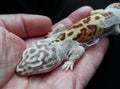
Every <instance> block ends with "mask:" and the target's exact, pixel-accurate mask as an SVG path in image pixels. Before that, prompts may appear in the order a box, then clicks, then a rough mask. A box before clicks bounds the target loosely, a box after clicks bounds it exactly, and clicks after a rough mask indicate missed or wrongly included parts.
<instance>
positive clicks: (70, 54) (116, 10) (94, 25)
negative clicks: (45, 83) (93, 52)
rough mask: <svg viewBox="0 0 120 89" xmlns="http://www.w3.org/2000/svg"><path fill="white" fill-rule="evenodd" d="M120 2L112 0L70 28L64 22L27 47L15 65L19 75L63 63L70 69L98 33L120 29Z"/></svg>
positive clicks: (96, 37) (93, 41)
mask: <svg viewBox="0 0 120 89" xmlns="http://www.w3.org/2000/svg"><path fill="white" fill-rule="evenodd" d="M119 26H120V3H112V4H110V5H108V6H107V7H106V8H105V9H98V10H94V11H92V12H91V15H90V16H88V17H85V18H83V19H81V20H80V21H78V22H76V23H74V24H73V25H72V26H71V27H70V28H69V29H65V27H64V25H63V24H59V25H58V26H56V27H55V28H54V29H53V31H52V32H51V33H49V34H48V36H47V38H46V39H43V40H39V41H37V42H35V43H34V44H33V45H32V46H31V47H30V48H26V49H25V50H24V52H23V54H22V60H21V61H20V63H19V64H18V65H17V67H16V72H17V73H18V74H20V75H33V74H41V73H47V72H50V71H52V70H53V69H55V68H56V67H58V66H59V65H61V64H62V63H63V65H62V69H64V70H73V67H74V64H75V62H76V61H77V60H78V59H80V57H81V56H82V55H83V54H84V52H85V50H87V48H89V47H91V46H93V45H95V44H97V43H98V41H99V39H100V38H101V37H104V36H107V35H109V34H119V33H120V27H119Z"/></svg>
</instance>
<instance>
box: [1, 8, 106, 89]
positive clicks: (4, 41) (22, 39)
mask: <svg viewBox="0 0 120 89" xmlns="http://www.w3.org/2000/svg"><path fill="white" fill-rule="evenodd" d="M91 10H92V9H91V8H90V7H82V8H80V9H78V10H76V11H75V12H73V13H72V14H71V15H69V16H68V17H67V18H65V19H64V20H62V21H60V22H59V23H63V24H64V25H65V26H66V28H67V27H69V26H70V25H72V24H73V23H74V22H76V21H77V20H80V19H81V18H84V17H85V16H88V15H89V14H90V11H91ZM57 24H58V23H57ZM57 24H55V25H57ZM55 25H54V26H55ZM54 26H53V27H54ZM51 27H52V25H51V21H50V20H49V19H48V18H47V17H44V16H38V15H25V14H22V15H21V14H18V15H1V16H0V89H83V88H84V87H85V85H86V84H87V83H88V81H89V80H90V78H91V77H92V75H93V74H94V72H95V70H96V69H97V67H98V66H99V64H100V62H101V61H102V58H103V56H104V53H105V51H106V49H107V46H108V40H107V39H105V38H104V39H102V40H101V41H100V42H99V43H98V44H97V45H95V46H94V47H91V48H89V49H88V50H87V51H86V53H85V54H84V55H83V57H82V58H81V59H80V60H79V61H78V62H77V63H76V65H75V68H74V70H73V71H63V70H62V69H61V67H58V68H56V69H55V70H54V71H52V72H50V73H47V74H40V75H34V76H24V77H23V76H19V75H18V74H17V73H16V72H15V68H16V65H17V64H18V62H19V61H20V60H21V55H22V52H23V50H24V49H25V48H26V47H28V46H30V45H31V43H32V42H34V41H36V40H38V39H40V37H44V35H45V34H47V33H48V32H49V31H51Z"/></svg>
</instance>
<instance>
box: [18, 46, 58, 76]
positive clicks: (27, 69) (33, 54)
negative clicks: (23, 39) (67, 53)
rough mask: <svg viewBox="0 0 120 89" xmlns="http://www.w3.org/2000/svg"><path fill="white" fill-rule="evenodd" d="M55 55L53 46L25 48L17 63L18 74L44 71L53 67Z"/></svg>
mask: <svg viewBox="0 0 120 89" xmlns="http://www.w3.org/2000/svg"><path fill="white" fill-rule="evenodd" d="M56 62H58V61H57V56H56V52H55V48H54V47H48V48H47V50H46V47H42V48H39V49H38V48H36V47H31V48H27V49H26V50H25V51H24V52H23V55H22V60H21V61H20V63H19V64H18V65H17V68H16V72H17V73H18V74H19V75H33V74H40V73H46V72H49V71H51V70H52V69H53V68H55V66H56V65H54V64H55V63H56Z"/></svg>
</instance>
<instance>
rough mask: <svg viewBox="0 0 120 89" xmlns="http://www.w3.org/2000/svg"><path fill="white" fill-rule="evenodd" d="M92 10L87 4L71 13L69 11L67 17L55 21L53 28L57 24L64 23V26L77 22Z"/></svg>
mask: <svg viewBox="0 0 120 89" xmlns="http://www.w3.org/2000/svg"><path fill="white" fill-rule="evenodd" d="M91 11H92V8H91V7H89V6H83V7H81V8H79V9H77V10H76V11H74V12H73V13H71V14H70V15H69V16H68V17H67V18H65V19H63V20H61V21H60V22H58V23H56V24H55V25H54V26H53V28H54V27H55V26H56V25H58V24H64V25H65V27H66V28H67V27H70V26H71V25H72V24H73V23H75V22H77V21H78V20H80V19H82V18H84V17H86V16H89V15H90V12H91Z"/></svg>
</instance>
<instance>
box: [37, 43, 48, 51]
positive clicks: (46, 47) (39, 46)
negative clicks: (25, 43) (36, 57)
mask: <svg viewBox="0 0 120 89" xmlns="http://www.w3.org/2000/svg"><path fill="white" fill-rule="evenodd" d="M36 47H37V48H38V49H41V48H42V47H44V48H45V49H46V50H49V48H48V46H47V45H45V44H40V45H38V44H36Z"/></svg>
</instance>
